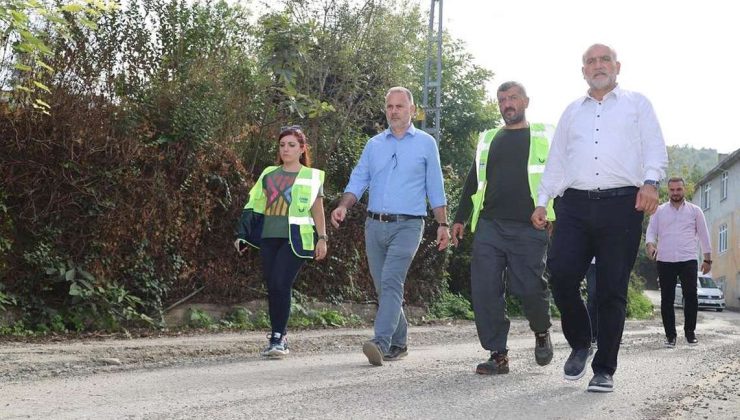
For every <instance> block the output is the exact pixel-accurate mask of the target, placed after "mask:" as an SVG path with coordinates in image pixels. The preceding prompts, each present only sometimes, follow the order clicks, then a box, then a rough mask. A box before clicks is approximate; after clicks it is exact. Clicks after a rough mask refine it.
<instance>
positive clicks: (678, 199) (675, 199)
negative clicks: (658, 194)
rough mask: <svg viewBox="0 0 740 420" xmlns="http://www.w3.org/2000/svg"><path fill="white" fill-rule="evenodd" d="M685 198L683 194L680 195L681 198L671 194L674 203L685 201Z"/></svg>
mask: <svg viewBox="0 0 740 420" xmlns="http://www.w3.org/2000/svg"><path fill="white" fill-rule="evenodd" d="M683 199H684V197H683V196H681V197H679V198H676V197H675V196H673V195H672V196H671V202H673V203H680V202H682V201H683Z"/></svg>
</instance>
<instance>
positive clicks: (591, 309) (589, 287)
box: [586, 264, 599, 341]
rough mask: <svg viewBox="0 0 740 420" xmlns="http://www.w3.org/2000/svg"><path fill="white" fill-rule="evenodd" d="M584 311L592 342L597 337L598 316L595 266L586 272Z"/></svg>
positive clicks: (591, 266) (592, 265) (589, 267)
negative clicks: (588, 323) (588, 321)
mask: <svg viewBox="0 0 740 420" xmlns="http://www.w3.org/2000/svg"><path fill="white" fill-rule="evenodd" d="M586 309H587V310H588V318H589V320H590V321H591V341H593V340H595V339H596V337H598V335H599V334H598V332H599V314H598V312H597V310H596V264H591V265H589V266H588V271H586Z"/></svg>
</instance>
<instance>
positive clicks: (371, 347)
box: [362, 340, 383, 366]
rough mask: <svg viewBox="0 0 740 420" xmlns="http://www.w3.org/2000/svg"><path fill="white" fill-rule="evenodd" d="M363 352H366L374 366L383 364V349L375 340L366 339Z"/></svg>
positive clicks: (368, 359)
mask: <svg viewBox="0 0 740 420" xmlns="http://www.w3.org/2000/svg"><path fill="white" fill-rule="evenodd" d="M362 352H363V353H365V356H366V357H367V361H368V362H370V364H371V365H373V366H382V365H383V351H382V350H381V349H380V345H379V344H378V343H376V342H375V341H373V340H370V341H366V342H365V344H363V345H362Z"/></svg>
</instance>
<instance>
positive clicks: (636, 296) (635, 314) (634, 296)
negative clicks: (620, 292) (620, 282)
mask: <svg viewBox="0 0 740 420" xmlns="http://www.w3.org/2000/svg"><path fill="white" fill-rule="evenodd" d="M652 317H653V304H652V302H650V299H648V298H647V296H645V294H643V293H642V291H641V290H640V289H639V288H638V287H636V286H634V285H633V284H632V283H630V285H629V288H628V289H627V318H632V319H649V318H652Z"/></svg>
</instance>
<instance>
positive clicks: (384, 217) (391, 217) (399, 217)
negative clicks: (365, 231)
mask: <svg viewBox="0 0 740 420" xmlns="http://www.w3.org/2000/svg"><path fill="white" fill-rule="evenodd" d="M367 217H369V218H371V219H373V220H379V221H381V222H403V221H406V220H411V219H423V218H424V216H414V215H411V214H387V213H373V212H371V211H368V212H367Z"/></svg>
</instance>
